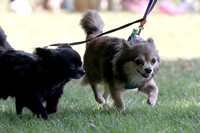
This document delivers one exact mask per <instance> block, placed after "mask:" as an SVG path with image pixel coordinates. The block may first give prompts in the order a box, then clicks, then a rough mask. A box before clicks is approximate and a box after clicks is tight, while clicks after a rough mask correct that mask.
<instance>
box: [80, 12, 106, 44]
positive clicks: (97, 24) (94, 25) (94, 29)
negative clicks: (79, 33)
mask: <svg viewBox="0 0 200 133" xmlns="http://www.w3.org/2000/svg"><path fill="white" fill-rule="evenodd" d="M80 24H81V27H82V28H83V30H84V31H85V33H86V35H87V37H86V39H87V40H88V39H92V38H94V37H96V36H97V35H99V34H101V33H102V32H103V28H104V22H103V20H102V19H101V17H100V16H99V14H98V12H97V11H95V10H88V11H87V12H86V13H85V15H84V16H83V18H82V19H81V21H80Z"/></svg>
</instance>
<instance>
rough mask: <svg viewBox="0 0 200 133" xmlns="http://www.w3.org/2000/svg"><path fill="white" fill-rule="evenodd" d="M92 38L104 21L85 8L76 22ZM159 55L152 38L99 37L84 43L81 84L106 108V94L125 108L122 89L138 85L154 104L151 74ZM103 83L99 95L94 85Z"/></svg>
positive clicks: (116, 103) (157, 62)
mask: <svg viewBox="0 0 200 133" xmlns="http://www.w3.org/2000/svg"><path fill="white" fill-rule="evenodd" d="M80 24H81V26H82V28H83V29H84V31H85V33H86V34H87V37H86V39H92V38H94V37H95V36H97V35H99V34H100V33H102V30H103V27H104V23H103V21H102V19H101V17H100V16H99V14H98V13H97V12H96V11H93V10H89V11H87V13H86V14H85V15H84V16H83V18H82V20H81V22H80ZM159 62H160V58H159V55H158V52H157V50H156V46H155V44H154V41H153V39H151V38H150V39H148V40H147V41H143V40H139V41H126V40H124V39H121V38H116V37H110V36H103V37H99V38H96V39H94V40H92V41H90V42H88V43H87V44H86V51H85V55H84V65H83V67H84V69H85V71H86V75H85V77H84V79H83V84H90V85H91V87H92V89H93V92H94V96H95V99H96V101H97V102H98V103H102V104H104V105H106V106H105V107H108V106H107V104H108V100H109V95H111V97H112V99H113V100H114V104H115V106H116V107H117V108H122V109H125V106H124V102H123V99H122V96H121V95H122V91H124V90H125V89H124V88H138V90H139V91H141V92H144V93H146V94H147V95H148V99H147V103H148V104H150V105H152V106H154V105H155V103H156V100H157V94H158V87H157V86H156V83H155V82H154V79H153V76H154V75H155V74H156V72H157V71H158V69H159ZM99 83H103V84H104V89H105V92H104V94H103V96H102V95H101V93H100V92H99V90H98V88H97V84H99Z"/></svg>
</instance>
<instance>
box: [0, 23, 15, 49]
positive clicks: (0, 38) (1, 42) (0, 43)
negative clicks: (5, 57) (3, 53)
mask: <svg viewBox="0 0 200 133" xmlns="http://www.w3.org/2000/svg"><path fill="white" fill-rule="evenodd" d="M0 47H2V48H4V49H6V50H13V48H12V47H11V46H10V44H9V43H8V41H7V36H6V34H5V33H4V31H3V29H2V28H1V26H0Z"/></svg>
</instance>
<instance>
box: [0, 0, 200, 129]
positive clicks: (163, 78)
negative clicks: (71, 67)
mask: <svg viewBox="0 0 200 133" xmlns="http://www.w3.org/2000/svg"><path fill="white" fill-rule="evenodd" d="M6 2H7V1H5V0H4V1H0V25H1V26H2V27H3V29H4V30H5V32H6V34H7V36H8V40H9V42H10V43H11V45H12V46H13V47H14V48H16V49H20V50H25V51H28V52H32V51H33V49H34V48H35V47H43V46H45V45H48V44H51V43H58V42H73V41H81V40H84V39H85V35H84V33H83V31H82V29H81V27H80V26H79V21H80V19H81V16H82V14H81V13H70V12H67V11H62V12H61V13H57V14H52V13H49V12H43V13H33V14H30V15H28V16H18V15H17V14H15V13H12V12H8V11H7V10H6ZM100 13H101V15H102V18H103V19H104V22H105V24H106V26H105V31H107V30H109V29H112V28H115V27H118V26H121V25H123V24H125V23H128V22H130V21H134V20H136V19H138V18H140V17H141V16H140V15H136V14H134V13H131V12H100ZM199 24H200V17H199V14H184V15H179V16H169V15H163V14H156V13H153V14H152V15H150V16H149V18H148V22H147V24H146V25H145V30H144V31H142V34H141V35H142V37H143V38H144V39H145V38H148V37H153V38H154V40H155V42H156V45H157V48H158V50H159V53H160V56H161V67H160V71H159V73H158V74H157V75H156V76H155V80H156V83H157V85H158V86H159V95H158V101H157V104H156V106H155V107H154V108H152V107H150V106H149V105H147V104H146V100H147V96H145V95H143V94H141V93H135V92H132V91H130V92H128V93H124V94H123V97H124V100H125V104H126V110H125V111H116V110H115V109H111V110H109V111H105V110H103V108H102V106H101V105H99V104H98V103H96V102H95V100H94V97H93V93H92V90H91V89H90V87H89V86H86V87H84V86H81V85H80V80H73V81H71V82H69V83H67V84H66V87H65V92H64V95H63V96H62V98H61V100H60V103H59V109H58V112H57V113H55V114H52V115H49V119H48V120H42V119H37V118H36V117H35V116H33V115H32V113H31V112H30V111H29V110H28V109H24V110H23V114H22V115H21V116H17V115H16V112H15V105H14V100H13V99H11V98H9V99H8V100H6V101H5V100H0V133H29V132H30V133H38V132H42V133H45V132H48V133H51V132H52V133H68V132H70V133H79V132H81V133H93V132H99V133H102V132H111V133H122V132H123V133H124V132H127V133H133V132H137V133H139V132H141V133H156V132H159V133H168V132H180V133H183V132H185V133H191V132H193V133H195V132H199V131H200V70H199V68H200V40H199V31H200V25H199ZM137 27H138V25H134V26H132V27H129V28H126V29H124V30H121V31H117V32H115V33H112V34H110V35H112V36H117V37H121V38H128V36H129V34H130V33H131V32H132V29H133V28H137ZM84 47H85V45H79V46H75V47H74V48H75V49H76V50H77V51H78V52H79V53H80V54H81V55H83V54H84ZM27 89H28V88H27ZM109 104H110V106H112V100H111V101H110V103H109Z"/></svg>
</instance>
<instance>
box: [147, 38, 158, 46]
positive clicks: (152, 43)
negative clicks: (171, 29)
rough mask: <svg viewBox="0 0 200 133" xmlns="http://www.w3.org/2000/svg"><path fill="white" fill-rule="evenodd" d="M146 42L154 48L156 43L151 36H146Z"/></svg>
mask: <svg viewBox="0 0 200 133" xmlns="http://www.w3.org/2000/svg"><path fill="white" fill-rule="evenodd" d="M147 42H148V43H149V44H150V45H151V47H153V48H155V49H156V45H155V43H154V40H153V39H152V38H148V39H147Z"/></svg>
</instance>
